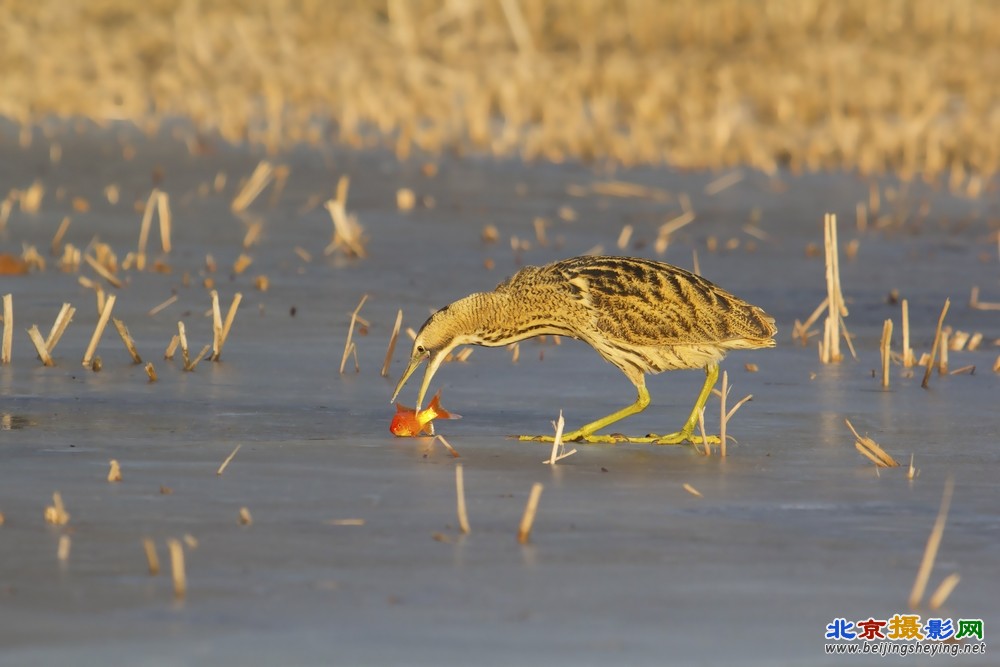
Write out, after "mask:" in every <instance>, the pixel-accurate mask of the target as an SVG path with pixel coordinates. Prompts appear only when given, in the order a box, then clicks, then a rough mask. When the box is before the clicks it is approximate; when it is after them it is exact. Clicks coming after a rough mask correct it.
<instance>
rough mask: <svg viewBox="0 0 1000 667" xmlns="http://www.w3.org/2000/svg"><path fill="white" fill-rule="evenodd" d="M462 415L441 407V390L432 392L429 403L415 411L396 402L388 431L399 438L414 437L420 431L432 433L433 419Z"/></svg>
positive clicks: (459, 416)
mask: <svg viewBox="0 0 1000 667" xmlns="http://www.w3.org/2000/svg"><path fill="white" fill-rule="evenodd" d="M461 418H462V415H456V414H452V413H450V412H448V411H447V410H445V409H444V408H442V407H441V392H440V391H439V392H438V393H436V394H434V398H432V399H431V404H430V405H428V406H427V407H426V408H425V409H423V410H421V411H420V412H417V411H416V410H415V409H414V408H408V407H406V406H405V405H400V404H399V403H396V415H395V416H394V417H393V418H392V424H390V425H389V431H390V432H392V434H393V435H394V436H397V437H399V438H415V437H418V436H420V435H421V434H422V433H427V435H434V424H433V421H434V420H435V419H461Z"/></svg>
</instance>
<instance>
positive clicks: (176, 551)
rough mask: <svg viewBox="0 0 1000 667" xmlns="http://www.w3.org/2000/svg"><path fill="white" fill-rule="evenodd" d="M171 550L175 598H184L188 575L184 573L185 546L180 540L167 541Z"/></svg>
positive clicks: (171, 572) (171, 571)
mask: <svg viewBox="0 0 1000 667" xmlns="http://www.w3.org/2000/svg"><path fill="white" fill-rule="evenodd" d="M167 549H169V550H170V576H171V578H172V579H173V582H174V597H176V598H183V597H184V596H185V595H187V573H186V572H185V571H184V545H183V544H181V542H180V540H175V539H173V538H170V539H169V540H167Z"/></svg>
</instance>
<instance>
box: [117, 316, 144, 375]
mask: <svg viewBox="0 0 1000 667" xmlns="http://www.w3.org/2000/svg"><path fill="white" fill-rule="evenodd" d="M111 322H112V323H113V324H114V325H115V329H117V330H118V335H119V336H121V339H122V342H123V343H125V349H126V350H128V353H129V355H130V356H131V357H132V363H134V364H141V363H142V357H140V356H139V351H138V350H136V349H135V340H134V339H133V338H132V334H131V333H129V330H128V327H127V326H125V323H124V322H122V321H121V320H120V319H118V318H117V317H113V318H111Z"/></svg>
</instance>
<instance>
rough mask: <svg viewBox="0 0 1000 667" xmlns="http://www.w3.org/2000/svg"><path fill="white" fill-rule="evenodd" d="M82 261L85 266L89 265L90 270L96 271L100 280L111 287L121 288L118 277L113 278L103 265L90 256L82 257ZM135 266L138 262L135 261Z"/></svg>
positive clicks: (113, 275)
mask: <svg viewBox="0 0 1000 667" xmlns="http://www.w3.org/2000/svg"><path fill="white" fill-rule="evenodd" d="M83 259H84V260H85V261H86V262H87V264H89V265H90V268H92V269H93V270H94V271H96V272H97V273H98V274H99V275H100V276H101V277H102V278H104V279H105V280H107V281H108V283H109V284H110V285H111V286H112V287H118V288H120V287H121V286H122V281H121V280H119V279H118V277H117V276H115V274H113V273H111V272H110V271H108V269H107V268H105V267H104V265H103V264H101V263H100V262H98V261H97V260H96V259H94V258H93V257H91V256H90V255H84V256H83ZM136 264H138V260H136Z"/></svg>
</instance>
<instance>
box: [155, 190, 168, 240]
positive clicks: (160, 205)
mask: <svg viewBox="0 0 1000 667" xmlns="http://www.w3.org/2000/svg"><path fill="white" fill-rule="evenodd" d="M156 214H157V216H158V217H159V218H160V247H161V248H163V252H164V254H167V253H169V252H170V249H171V244H170V228H171V222H172V218H171V215H170V196H169V195H168V194H167V193H166V192H160V191H158V190H157V191H156Z"/></svg>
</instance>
